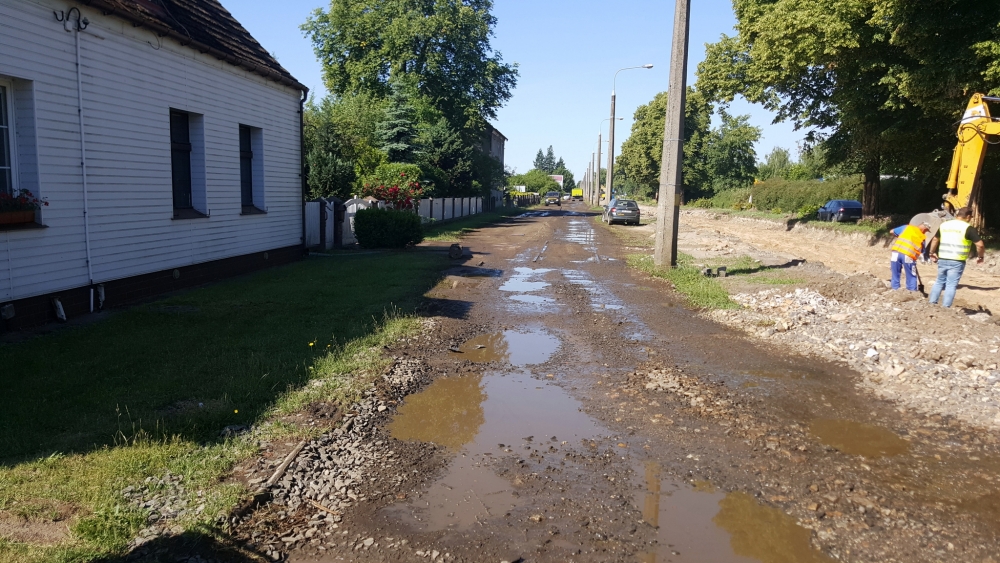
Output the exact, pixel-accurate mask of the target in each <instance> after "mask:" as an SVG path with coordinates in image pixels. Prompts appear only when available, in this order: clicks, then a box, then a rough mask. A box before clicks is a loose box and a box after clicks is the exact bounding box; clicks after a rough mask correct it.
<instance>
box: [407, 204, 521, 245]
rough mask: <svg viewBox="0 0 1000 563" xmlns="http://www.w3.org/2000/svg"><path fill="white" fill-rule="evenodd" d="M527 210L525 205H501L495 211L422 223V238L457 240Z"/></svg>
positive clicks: (446, 240)
mask: <svg viewBox="0 0 1000 563" xmlns="http://www.w3.org/2000/svg"><path fill="white" fill-rule="evenodd" d="M528 210H529V209H528V208H525V207H508V208H504V207H501V208H500V209H499V210H497V211H490V212H487V213H480V214H478V215H470V216H468V217H462V218H461V219H454V220H450V221H443V222H439V221H435V222H432V223H430V224H428V225H424V240H430V241H438V242H453V241H458V240H461V239H462V237H464V236H465V235H467V234H469V233H474V232H476V230H478V229H481V228H483V227H486V226H487V225H491V224H493V223H496V222H498V221H501V220H503V219H505V218H507V217H512V216H514V215H520V214H521V213H524V212H525V211H528Z"/></svg>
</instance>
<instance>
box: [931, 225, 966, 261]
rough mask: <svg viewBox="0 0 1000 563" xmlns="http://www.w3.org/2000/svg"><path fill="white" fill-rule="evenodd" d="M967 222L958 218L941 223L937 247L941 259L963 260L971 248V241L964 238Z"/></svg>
mask: <svg viewBox="0 0 1000 563" xmlns="http://www.w3.org/2000/svg"><path fill="white" fill-rule="evenodd" d="M968 229H969V224H968V223H966V222H965V221H962V220H959V219H953V220H951V221H945V222H944V223H941V227H939V230H938V233H940V234H939V236H940V237H941V244H940V246H939V248H938V258H940V259H942V260H958V261H959V262H964V261H965V260H966V258H968V257H969V251H970V250H972V241H971V240H969V239H967V238H965V232H966V231H967V230H968Z"/></svg>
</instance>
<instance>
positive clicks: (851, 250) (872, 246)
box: [637, 206, 1000, 311]
mask: <svg viewBox="0 0 1000 563" xmlns="http://www.w3.org/2000/svg"><path fill="white" fill-rule="evenodd" d="M642 211H643V214H644V215H645V216H647V217H655V216H656V208H655V207H646V206H644V207H643V209H642ZM654 228H655V227H654V225H653V224H647V225H643V226H641V227H639V228H638V229H637V231H641V232H644V233H648V235H649V236H651V235H652V233H653V229H654ZM679 239H680V240H679V245H680V248H681V250H682V251H685V252H688V253H689V254H692V255H694V256H698V257H701V256H712V255H715V256H719V255H735V256H739V255H740V253H743V254H746V255H751V256H754V255H758V256H760V255H764V256H767V255H770V256H773V257H776V258H784V259H793V258H804V259H806V260H807V261H809V262H819V263H822V264H823V265H824V266H826V267H827V268H829V269H830V270H832V271H834V272H839V273H841V274H844V275H846V276H850V275H855V274H859V273H864V274H869V275H872V276H875V277H877V278H879V279H883V280H885V281H887V282H888V280H889V249H888V247H887V246H886V245H885V244H884V243H883V242H881V241H880V242H877V243H873V241H871V240H870V237H867V236H864V235H860V234H840V233H833V232H831V231H829V230H826V229H816V228H810V227H800V226H795V227H793V228H792V229H791V230H788V229H787V227H786V226H785V225H783V224H780V223H776V222H772V221H766V220H759V219H748V218H741V217H738V216H733V215H729V214H724V213H713V212H711V211H708V210H696V209H695V210H688V209H685V210H683V211H682V212H681V234H680V237H679ZM713 249H717V250H715V251H714V252H713V251H712V250H713ZM706 251H707V252H706ZM996 267H997V264H996V256H995V255H994V254H993V253H991V252H988V253H987V257H986V260H985V262H984V264H982V265H977V264H975V263H974V261H970V262H969V264H968V265H967V266H966V269H965V274H964V275H963V276H962V282H961V283H960V284H959V290H958V294H957V295H956V301H955V305H957V306H962V307H969V308H972V309H977V308H980V307H981V308H985V309H988V310H990V311H1000V291H998V290H1000V276H997V275H995V274H994V273H992V272H991V270H994V269H996ZM919 270H920V275H921V278H922V279H923V282H924V285H925V286H926V288H927V290H928V291H929V290H930V287H931V285H932V284H933V283H934V279H935V277H936V276H937V267H936V266H935V265H934V264H932V263H927V264H921V265H919Z"/></svg>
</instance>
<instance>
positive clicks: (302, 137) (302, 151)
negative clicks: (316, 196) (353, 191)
mask: <svg viewBox="0 0 1000 563" xmlns="http://www.w3.org/2000/svg"><path fill="white" fill-rule="evenodd" d="M308 95H309V92H308V91H303V92H302V97H301V98H300V99H299V176H301V177H302V198H301V199H302V251H303V252H305V251H306V96H308Z"/></svg>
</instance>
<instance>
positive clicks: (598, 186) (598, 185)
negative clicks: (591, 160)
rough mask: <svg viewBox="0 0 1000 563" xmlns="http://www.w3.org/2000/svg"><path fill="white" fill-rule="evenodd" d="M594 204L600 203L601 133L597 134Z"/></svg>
mask: <svg viewBox="0 0 1000 563" xmlns="http://www.w3.org/2000/svg"><path fill="white" fill-rule="evenodd" d="M594 199H595V202H594V205H600V204H601V134H600V133H598V134H597V193H596V194H595V195H594Z"/></svg>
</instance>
